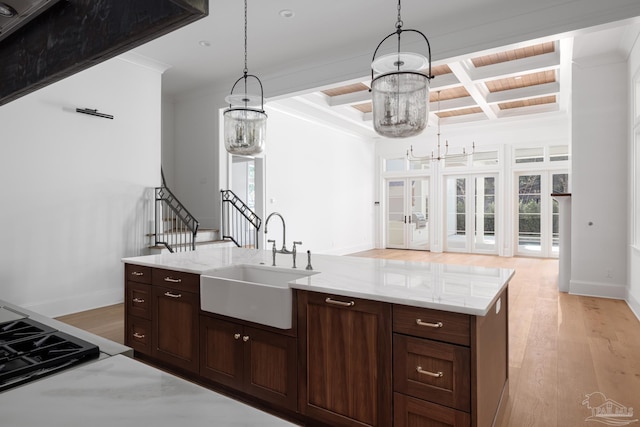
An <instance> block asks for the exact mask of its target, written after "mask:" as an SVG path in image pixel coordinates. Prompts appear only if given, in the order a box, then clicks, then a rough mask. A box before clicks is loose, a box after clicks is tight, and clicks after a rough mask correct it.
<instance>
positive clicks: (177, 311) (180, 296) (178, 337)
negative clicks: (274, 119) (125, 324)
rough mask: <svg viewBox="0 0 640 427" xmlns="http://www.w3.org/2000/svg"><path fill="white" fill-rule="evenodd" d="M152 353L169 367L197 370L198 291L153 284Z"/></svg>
mask: <svg viewBox="0 0 640 427" xmlns="http://www.w3.org/2000/svg"><path fill="white" fill-rule="evenodd" d="M152 292H153V309H152V312H153V333H152V338H153V356H154V357H156V358H157V359H159V360H162V361H165V362H167V363H170V364H171V365H172V366H175V367H178V368H182V369H186V370H189V371H192V372H198V312H199V310H200V298H199V296H198V295H197V294H194V293H191V292H185V291H180V290H176V289H171V288H164V287H160V286H154V287H153V291H152Z"/></svg>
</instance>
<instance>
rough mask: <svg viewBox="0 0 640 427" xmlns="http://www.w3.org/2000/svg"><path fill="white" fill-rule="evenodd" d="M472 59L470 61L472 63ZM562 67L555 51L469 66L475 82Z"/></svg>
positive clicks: (471, 76) (558, 55)
mask: <svg viewBox="0 0 640 427" xmlns="http://www.w3.org/2000/svg"><path fill="white" fill-rule="evenodd" d="M470 62H471V61H469V63H470ZM559 67H560V54H559V52H558V51H557V50H556V51H555V52H551V53H545V54H542V55H537V56H529V57H527V58H522V59H515V60H513V61H508V62H500V63H497V64H492V65H485V66H484V67H479V68H475V67H474V66H473V65H470V66H468V67H467V69H468V73H469V76H470V78H471V80H473V81H474V82H483V81H487V80H496V79H499V78H504V77H513V76H518V75H522V74H532V73H536V72H539V71H546V70H553V69H557V68H559Z"/></svg>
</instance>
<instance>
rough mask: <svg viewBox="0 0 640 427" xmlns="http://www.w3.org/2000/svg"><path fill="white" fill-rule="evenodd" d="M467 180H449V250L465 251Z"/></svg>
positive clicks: (456, 178)
mask: <svg viewBox="0 0 640 427" xmlns="http://www.w3.org/2000/svg"><path fill="white" fill-rule="evenodd" d="M466 182H467V180H466V178H460V177H449V178H447V228H446V230H447V249H448V250H465V249H466V248H467V237H466V234H467V233H466V230H467V224H466V211H467V206H466Z"/></svg>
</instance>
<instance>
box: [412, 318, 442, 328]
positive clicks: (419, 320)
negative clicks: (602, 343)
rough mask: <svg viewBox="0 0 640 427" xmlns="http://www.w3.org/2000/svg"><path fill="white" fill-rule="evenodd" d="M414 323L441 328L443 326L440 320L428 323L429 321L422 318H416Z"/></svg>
mask: <svg viewBox="0 0 640 427" xmlns="http://www.w3.org/2000/svg"><path fill="white" fill-rule="evenodd" d="M416 325H418V326H427V327H429V328H442V327H443V326H444V323H442V322H435V323H429V322H423V321H422V319H416Z"/></svg>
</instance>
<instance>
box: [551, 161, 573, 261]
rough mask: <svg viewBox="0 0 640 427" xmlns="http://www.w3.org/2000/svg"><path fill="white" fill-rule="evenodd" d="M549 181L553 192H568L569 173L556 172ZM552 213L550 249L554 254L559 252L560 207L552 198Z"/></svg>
mask: <svg viewBox="0 0 640 427" xmlns="http://www.w3.org/2000/svg"><path fill="white" fill-rule="evenodd" d="M551 182H552V187H553V190H552V192H553V193H568V192H569V174H567V173H556V174H553V175H552V176H551ZM552 202H553V213H552V219H551V227H552V229H551V233H552V234H551V251H552V252H553V254H554V255H556V256H557V255H558V254H559V253H560V208H559V205H558V201H557V200H556V199H552Z"/></svg>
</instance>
